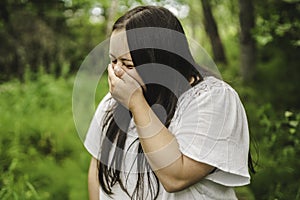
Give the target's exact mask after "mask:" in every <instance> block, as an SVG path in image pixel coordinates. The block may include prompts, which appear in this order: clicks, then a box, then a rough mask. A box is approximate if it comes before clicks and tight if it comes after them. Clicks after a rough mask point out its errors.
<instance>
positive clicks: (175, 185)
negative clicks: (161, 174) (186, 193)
mask: <svg viewBox="0 0 300 200" xmlns="http://www.w3.org/2000/svg"><path fill="white" fill-rule="evenodd" d="M162 185H163V187H164V189H165V190H166V191H167V192H168V193H174V192H179V191H182V190H184V189H186V188H188V187H189V186H190V185H189V184H187V183H186V182H185V181H183V180H173V181H169V182H167V183H162Z"/></svg>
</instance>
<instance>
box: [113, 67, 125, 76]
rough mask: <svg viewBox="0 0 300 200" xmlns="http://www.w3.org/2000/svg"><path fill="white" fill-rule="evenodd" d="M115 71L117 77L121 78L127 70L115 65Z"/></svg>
mask: <svg viewBox="0 0 300 200" xmlns="http://www.w3.org/2000/svg"><path fill="white" fill-rule="evenodd" d="M114 73H115V75H116V76H117V77H119V78H121V77H122V76H123V74H124V73H125V71H124V70H123V69H122V68H121V67H119V66H115V68H114Z"/></svg>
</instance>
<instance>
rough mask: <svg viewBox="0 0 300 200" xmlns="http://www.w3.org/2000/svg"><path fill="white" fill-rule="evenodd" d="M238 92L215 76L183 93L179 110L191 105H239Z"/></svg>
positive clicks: (206, 78) (205, 79) (179, 100)
mask: <svg viewBox="0 0 300 200" xmlns="http://www.w3.org/2000/svg"><path fill="white" fill-rule="evenodd" d="M239 102H240V100H239V96H238V94H237V92H236V91H235V90H234V89H233V88H232V87H231V86H230V85H229V84H228V83H226V82H224V81H223V80H220V79H217V78H215V77H213V76H208V77H205V78H204V80H203V81H202V82H200V83H199V84H197V85H195V86H194V87H192V88H190V89H189V90H187V91H186V92H185V93H183V94H182V95H181V96H180V97H179V99H178V104H177V105H178V108H180V107H183V108H185V107H187V106H191V104H195V103H196V104H198V105H204V104H220V103H221V104H224V103H239Z"/></svg>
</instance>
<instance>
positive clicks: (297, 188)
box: [0, 0, 300, 200]
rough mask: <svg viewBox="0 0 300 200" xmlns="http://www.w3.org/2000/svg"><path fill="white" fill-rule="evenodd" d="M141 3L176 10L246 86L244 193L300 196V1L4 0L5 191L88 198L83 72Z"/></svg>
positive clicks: (1, 119)
mask: <svg viewBox="0 0 300 200" xmlns="http://www.w3.org/2000/svg"><path fill="white" fill-rule="evenodd" d="M141 4H156V5H162V6H165V7H167V8H169V9H170V10H171V11H172V12H174V14H176V16H178V18H180V20H181V22H182V23H183V25H184V28H185V31H186V33H187V35H188V36H190V37H192V38H193V39H194V40H196V41H197V42H198V43H200V44H201V45H202V46H203V47H204V48H205V49H206V50H207V51H208V52H209V54H210V55H211V56H212V57H213V58H214V60H215V61H216V63H217V65H218V68H219V70H220V71H221V73H222V76H223V79H224V80H225V81H227V82H229V83H230V84H231V85H232V86H233V87H234V88H235V89H236V90H237V91H238V92H239V94H240V97H241V99H242V101H243V103H244V105H245V108H246V111H247V114H248V117H249V125H250V131H251V138H252V145H251V151H252V154H253V158H254V160H255V161H256V170H257V173H256V174H254V175H252V182H251V184H250V185H248V186H246V187H240V188H237V189H236V191H237V194H238V197H239V199H267V200H271V199H272V200H273V199H278V200H279V199H289V200H290V199H300V182H299V180H300V170H299V168H300V159H299V155H300V137H299V136H300V132H299V121H300V112H299V110H300V103H299V102H300V91H299V86H300V84H299V83H300V82H299V75H300V73H299V72H300V66H299V58H300V53H299V49H300V21H299V19H300V1H299V0H265V1H260V0H227V1H222V0H210V1H209V0H165V1H163V0H161V1H159V0H123V1H122V0H111V1H109V0H98V1H97V0H1V1H0V55H1V56H0V199H1V200H11V199H24V200H25V199H26V200H27V199H30V200H31V199H56V200H66V199H72V200H73V199H74V200H77V199H78V200H82V199H88V194H87V171H88V165H89V160H90V156H89V154H88V153H87V151H86V150H85V149H84V147H83V145H82V142H81V140H80V138H79V137H78V135H77V132H76V129H75V125H74V122H73V116H72V89H73V83H74V79H75V75H76V72H77V70H78V69H79V67H80V64H81V63H82V61H83V59H84V58H85V56H86V55H87V54H88V53H89V52H90V51H91V50H92V49H93V48H94V47H95V46H96V45H97V44H99V43H100V42H102V41H103V40H104V39H106V38H107V36H108V35H109V33H110V29H111V25H112V23H113V21H114V20H115V19H116V18H117V17H118V16H120V15H121V14H122V13H124V12H125V11H127V10H128V9H129V8H132V7H134V6H136V5H141ZM105 81H106V80H105V78H104V79H103V80H101V81H100V83H99V84H100V85H102V87H101V88H102V89H101V90H99V91H97V95H96V99H95V102H98V101H99V100H100V99H101V97H103V95H104V94H105V93H106V92H107V84H106V82H105Z"/></svg>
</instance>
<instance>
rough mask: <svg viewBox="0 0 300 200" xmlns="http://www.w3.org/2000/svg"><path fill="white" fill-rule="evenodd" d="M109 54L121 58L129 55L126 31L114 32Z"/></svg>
mask: <svg viewBox="0 0 300 200" xmlns="http://www.w3.org/2000/svg"><path fill="white" fill-rule="evenodd" d="M109 53H110V54H112V55H114V56H115V57H120V56H122V55H125V54H127V53H129V47H128V43H127V37H126V31H125V30H119V31H113V32H112V34H111V37H110V42H109Z"/></svg>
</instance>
